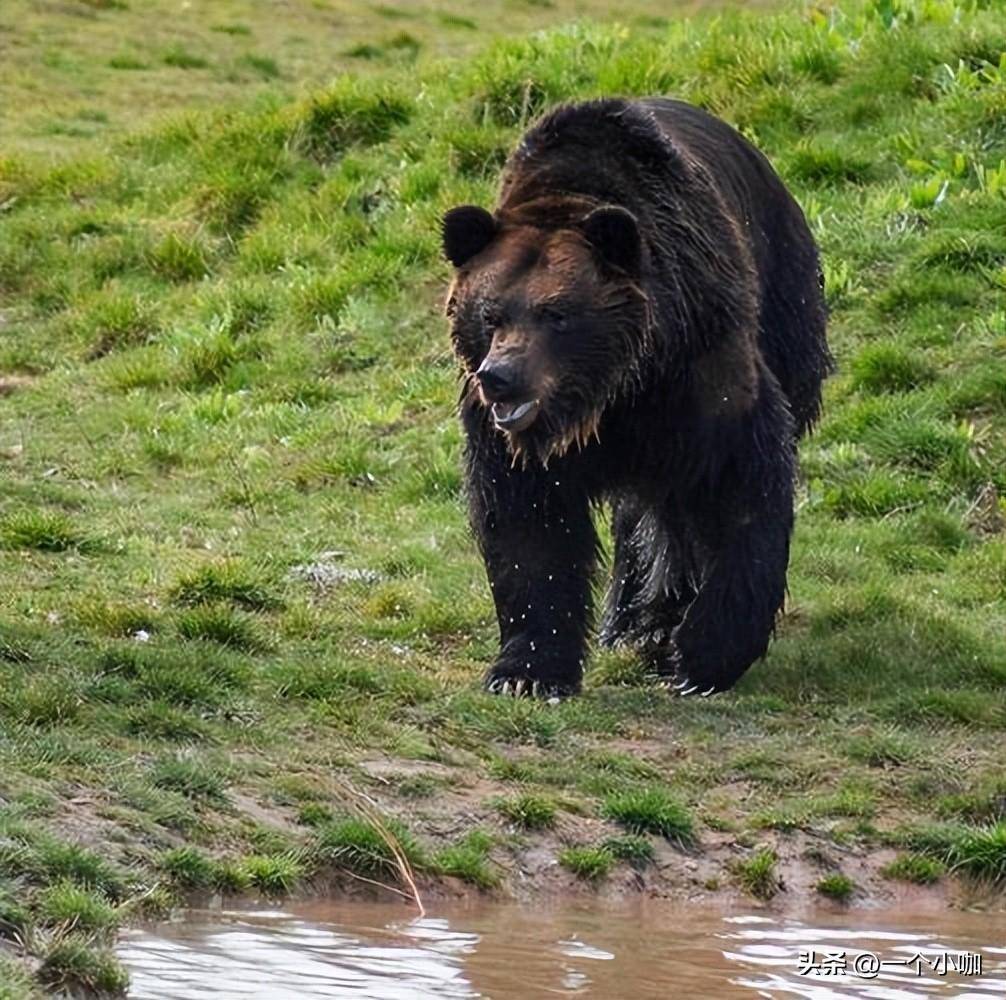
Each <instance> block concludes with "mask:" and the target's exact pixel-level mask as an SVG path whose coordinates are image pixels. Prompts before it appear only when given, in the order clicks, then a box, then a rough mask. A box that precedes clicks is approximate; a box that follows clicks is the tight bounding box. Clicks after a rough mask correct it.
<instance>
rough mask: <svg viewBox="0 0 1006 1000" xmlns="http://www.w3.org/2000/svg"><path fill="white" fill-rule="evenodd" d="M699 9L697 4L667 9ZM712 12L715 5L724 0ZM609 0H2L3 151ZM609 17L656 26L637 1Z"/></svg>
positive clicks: (116, 128)
mask: <svg viewBox="0 0 1006 1000" xmlns="http://www.w3.org/2000/svg"><path fill="white" fill-rule="evenodd" d="M699 6H702V3H701V2H698V0H690V2H689V0H679V2H677V3H672V4H667V5H664V9H663V13H664V15H667V14H668V13H669V11H670V10H675V9H688V8H694V7H699ZM717 6H723V4H722V3H719V4H717ZM610 7H611V5H610V3H609V2H608V0H477V2H476V0H451V2H450V3H447V2H444V0H399V2H395V3H380V2H372V3H360V2H357V0H283V2H282V3H280V2H277V0H199V2H198V3H189V4H182V3H179V2H177V0H142V2H136V3H132V2H129V3H127V2H125V0H66V2H64V3H56V2H54V0H45V2H39V0H4V3H3V4H2V5H0V51H2V52H3V59H4V78H3V88H4V100H5V102H6V101H9V102H10V104H11V107H13V108H16V109H17V110H16V112H15V113H12V114H6V113H5V114H4V115H3V116H0V149H6V148H9V146H10V144H11V143H14V144H16V145H17V147H18V148H20V149H25V148H30V149H33V150H39V151H56V152H59V151H60V150H64V149H65V148H66V146H67V144H68V142H69V143H71V144H72V145H73V146H75V147H76V148H77V149H80V148H84V147H92V148H93V147H96V146H98V145H100V144H101V143H103V142H105V141H107V140H108V139H109V138H110V137H113V136H120V135H121V134H122V133H123V132H124V131H125V130H128V129H131V128H133V127H135V126H136V124H137V123H138V122H140V121H149V120H151V119H157V118H159V117H163V116H165V115H166V114H170V113H171V112H177V111H189V110H192V109H194V108H212V107H218V106H220V105H221V104H223V103H227V102H233V101H235V100H239V99H240V100H245V99H247V98H248V96H249V94H255V93H273V94H275V93H294V92H295V91H297V90H302V89H305V88H309V87H312V86H318V85H319V84H323V83H328V82H329V81H330V80H331V78H332V76H333V75H334V74H335V73H337V72H340V71H352V72H369V71H371V70H375V71H377V72H381V71H382V70H385V69H387V68H388V67H389V66H399V67H401V66H406V65H409V64H411V63H413V62H414V61H415V60H416V59H417V57H420V58H421V57H422V56H425V55H440V56H442V55H447V54H451V55H456V54H458V53H462V52H470V51H473V50H475V49H477V48H479V47H481V46H483V45H484V44H485V42H486V38H487V36H493V35H497V34H499V33H500V32H505V33H507V34H521V33H527V32H529V31H533V30H536V29H538V28H541V27H543V26H546V25H552V24H555V23H557V22H559V21H569V20H572V19H574V18H577V17H592V16H605V15H606V14H608V13H609V12H610ZM618 16H619V17H620V18H621V19H622V20H623V22H625V23H628V24H634V25H637V26H644V27H649V28H653V27H657V26H659V25H660V24H661V23H664V24H666V20H667V18H666V16H662V17H656V16H654V15H653V4H652V3H648V2H646V0H622V2H620V3H619V5H618Z"/></svg>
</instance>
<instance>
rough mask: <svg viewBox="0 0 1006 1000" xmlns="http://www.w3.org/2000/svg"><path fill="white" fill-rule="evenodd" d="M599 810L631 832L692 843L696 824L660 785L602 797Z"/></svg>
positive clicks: (683, 807) (686, 811)
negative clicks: (602, 800)
mask: <svg viewBox="0 0 1006 1000" xmlns="http://www.w3.org/2000/svg"><path fill="white" fill-rule="evenodd" d="M602 813H603V815H604V816H605V817H607V818H608V819H613V820H614V821H615V822H616V823H620V824H621V825H622V826H624V827H625V828H626V829H627V830H629V831H630V832H631V833H636V834H645V833H654V834H657V835H658V836H661V837H666V838H667V839H668V840H670V841H672V842H674V843H677V844H681V845H688V844H691V843H692V842H693V841H694V840H695V824H694V821H693V819H692V816H691V814H690V813H689V812H688V810H687V809H686V808H685V806H684V805H682V804H681V803H680V802H679V801H678V800H677V799H675V798H673V797H672V796H671V795H670V794H669V793H668V792H666V791H665V790H664V789H662V788H645V789H641V790H637V791H628V792H618V793H615V794H614V795H609V796H608V797H607V798H606V799H605V800H604V805H603V807H602Z"/></svg>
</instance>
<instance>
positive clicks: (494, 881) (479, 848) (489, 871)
mask: <svg viewBox="0 0 1006 1000" xmlns="http://www.w3.org/2000/svg"><path fill="white" fill-rule="evenodd" d="M492 845H493V838H492V837H491V836H490V835H489V834H487V833H485V832H484V831H482V830H470V831H469V832H468V833H467V834H465V836H464V838H463V839H462V840H461V842H460V843H457V844H454V845H452V846H450V847H446V848H444V850H442V851H441V852H440V853H439V854H438V855H437V857H436V868H437V869H438V870H439V871H440V872H442V873H443V874H444V875H451V876H453V877H455V878H459V879H461V880H462V881H464V882H468V883H469V884H471V885H474V886H476V887H478V888H479V889H485V890H489V889H495V888H496V887H497V886H498V885H499V884H500V881H501V878H500V873H499V870H498V869H497V868H495V867H494V866H493V864H492V861H491V860H490V858H489V850H490V848H491V847H492Z"/></svg>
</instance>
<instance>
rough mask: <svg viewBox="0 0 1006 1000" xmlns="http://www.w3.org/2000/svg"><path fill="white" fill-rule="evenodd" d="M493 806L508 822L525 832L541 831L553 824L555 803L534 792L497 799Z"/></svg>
mask: <svg viewBox="0 0 1006 1000" xmlns="http://www.w3.org/2000/svg"><path fill="white" fill-rule="evenodd" d="M495 806H496V809H497V810H498V811H499V812H500V813H502V814H503V815H504V816H505V817H506V818H507V819H508V820H510V821H511V822H512V823H516V824H517V825H518V826H522V827H524V829H526V830H543V829H545V828H546V827H550V826H552V825H553V824H554V823H555V813H556V807H555V802H554V801H553V800H552V799H550V798H548V797H547V796H544V795H539V794H537V793H535V792H524V793H523V794H521V795H515V796H513V797H512V798H508V799H499V800H497V801H496V803H495Z"/></svg>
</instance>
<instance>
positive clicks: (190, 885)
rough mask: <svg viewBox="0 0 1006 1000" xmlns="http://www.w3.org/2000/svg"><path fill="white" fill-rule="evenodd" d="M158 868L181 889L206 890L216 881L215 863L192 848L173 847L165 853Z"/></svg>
mask: <svg viewBox="0 0 1006 1000" xmlns="http://www.w3.org/2000/svg"><path fill="white" fill-rule="evenodd" d="M160 867H161V869H162V870H163V871H164V872H165V873H166V874H167V876H168V878H170V879H171V881H172V882H173V883H174V884H175V885H177V886H178V887H179V888H182V889H206V888H209V887H210V886H211V885H213V884H214V882H215V880H216V874H217V866H216V863H215V862H214V861H212V860H211V859H210V858H208V857H207V856H206V855H205V854H203V853H202V851H199V850H197V849H196V848H194V847H173V848H171V850H169V851H165V852H164V854H162V855H161V859H160Z"/></svg>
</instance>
